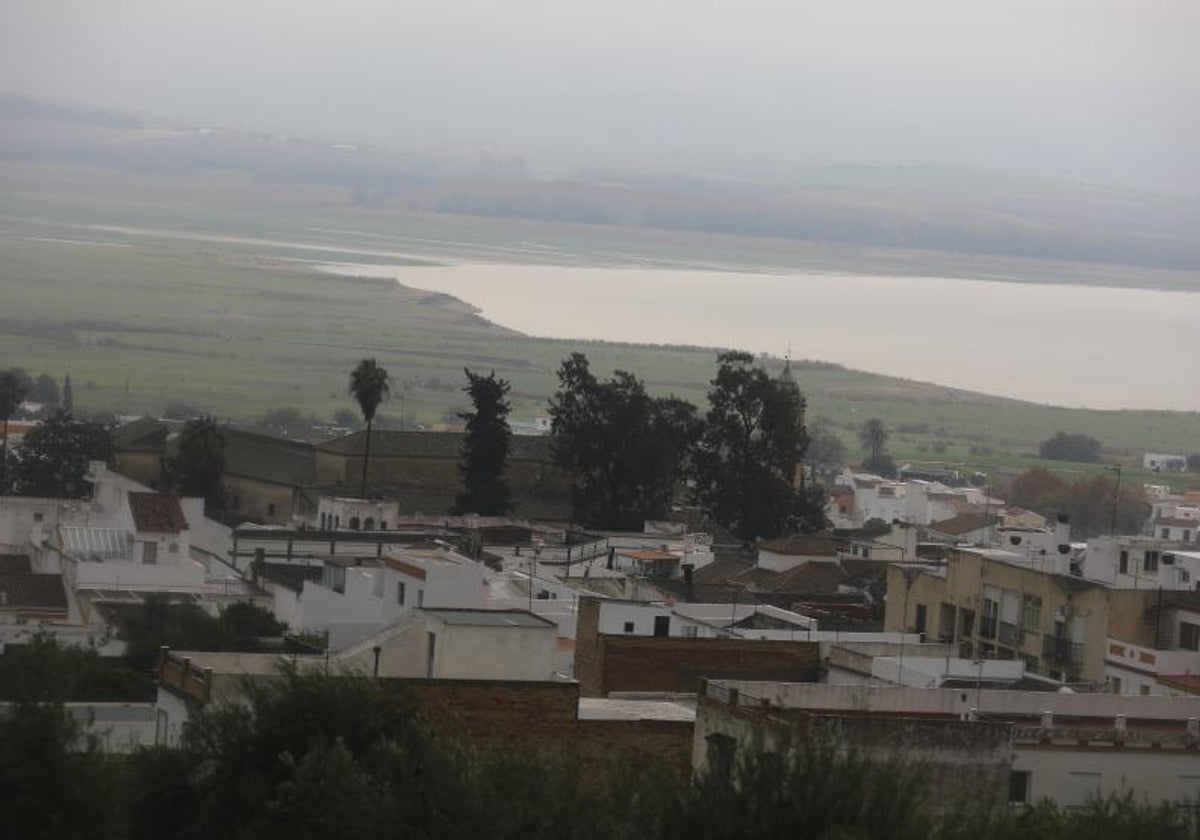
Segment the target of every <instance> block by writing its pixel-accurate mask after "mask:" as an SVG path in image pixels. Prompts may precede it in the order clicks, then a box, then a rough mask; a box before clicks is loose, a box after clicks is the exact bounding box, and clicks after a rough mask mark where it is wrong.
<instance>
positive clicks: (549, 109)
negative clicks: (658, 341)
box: [0, 0, 1200, 194]
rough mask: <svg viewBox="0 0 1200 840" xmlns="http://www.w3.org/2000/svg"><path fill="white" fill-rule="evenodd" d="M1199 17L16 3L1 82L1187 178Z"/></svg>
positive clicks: (296, 128)
mask: <svg viewBox="0 0 1200 840" xmlns="http://www.w3.org/2000/svg"><path fill="white" fill-rule="evenodd" d="M1197 31H1200V4H1197V3H1195V2H1194V0H1150V1H1149V2H1140V3H1135V2H1129V0H973V1H972V2H970V3H963V2H961V0H911V2H906V3H895V2H890V0H839V2H831V0H804V2H795V1H794V0H742V2H738V3H733V2H729V0H700V2H696V0H690V1H689V2H684V1H683V0H650V1H649V2H646V0H608V1H607V2H604V3H599V2H575V3H546V2H543V0H511V2H508V3H502V4H496V3H492V2H485V0H451V1H450V2H444V1H443V0H438V2H435V0H413V2H405V3H394V2H387V1H386V0H345V1H344V2H341V3H336V4H332V3H316V2H310V0H250V1H249V2H247V0H209V2H206V3H191V4H183V3H162V2H161V0H122V2H119V3H117V4H107V3H103V4H101V3H95V2H93V1H92V0H50V1H49V2H48V1H47V0H6V2H5V3H4V4H3V7H2V8H0V79H3V80H4V82H3V86H4V88H5V89H7V90H9V91H11V92H13V93H17V94H22V95H25V96H30V97H34V98H43V99H53V100H61V101H68V102H78V103H83V104H86V105H90V106H97V107H105V108H120V109H126V110H132V111H135V112H146V113H156V114H162V115H165V116H168V117H170V118H172V119H174V120H177V121H183V122H189V123H193V124H204V125H221V126H229V127H239V128H243V129H258V130H263V131H268V132H273V133H288V134H302V135H304V136H311V137H322V138H344V137H351V138H356V139H357V141H360V142H370V143H381V144H384V145H387V146H390V147H393V148H404V149H411V150H416V151H425V152H433V153H436V154H441V153H444V152H452V153H453V154H456V155H466V156H468V157H470V156H475V155H478V154H479V153H481V152H491V153H494V154H499V155H502V156H512V155H517V156H521V157H524V158H525V159H526V160H527V161H529V165H530V166H531V167H533V168H535V169H537V170H538V171H549V172H550V173H551V174H555V175H562V174H563V173H565V172H566V171H568V170H570V169H572V168H575V167H580V166H594V165H604V166H619V167H627V168H635V169H639V170H651V171H658V170H661V169H664V168H676V167H683V168H688V169H693V170H694V169H705V170H707V171H715V170H719V169H725V170H727V171H729V172H736V173H740V174H742V175H744V174H746V173H754V172H758V173H762V174H766V173H778V172H779V171H780V170H787V169H791V168H795V167H804V168H810V167H825V166H836V165H843V164H854V165H862V166H927V165H938V166H947V167H956V168H969V169H985V170H994V171H1002V172H1020V173H1030V174H1039V175H1046V176H1050V177H1056V178H1062V179H1067V180H1075V181H1086V182H1097V183H1118V184H1128V185H1131V186H1138V187H1142V188H1148V189H1153V190H1163V191H1171V192H1178V193H1191V194H1195V193H1196V192H1198V191H1200V142H1197V139H1198V133H1200V52H1198V51H1197V50H1196V49H1195V33H1196V32H1197ZM351 142H354V141H351Z"/></svg>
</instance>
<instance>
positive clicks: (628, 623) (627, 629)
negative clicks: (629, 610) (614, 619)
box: [625, 621, 633, 633]
mask: <svg viewBox="0 0 1200 840" xmlns="http://www.w3.org/2000/svg"><path fill="white" fill-rule="evenodd" d="M625 632H626V633H632V632H633V622H632V621H626V622H625Z"/></svg>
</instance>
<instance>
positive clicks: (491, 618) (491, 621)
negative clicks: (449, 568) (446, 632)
mask: <svg viewBox="0 0 1200 840" xmlns="http://www.w3.org/2000/svg"><path fill="white" fill-rule="evenodd" d="M423 612H424V613H425V614H426V615H431V616H434V617H436V618H439V619H441V620H442V621H444V622H446V623H447V624H455V625H460V626H466V627H552V628H557V625H556V624H555V623H554V622H552V621H547V620H546V619H544V618H541V617H540V616H536V615H534V614H533V613H531V612H527V611H526V610H454V609H439V608H435V609H425V610H423Z"/></svg>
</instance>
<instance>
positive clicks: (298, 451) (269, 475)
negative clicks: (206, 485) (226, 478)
mask: <svg viewBox="0 0 1200 840" xmlns="http://www.w3.org/2000/svg"><path fill="white" fill-rule="evenodd" d="M221 433H222V434H223V435H224V436H225V472H226V473H228V474H229V475H236V476H242V477H244V478H253V479H257V480H259V481H267V482H271V483H273V484H285V485H290V486H292V487H308V486H311V485H313V484H315V483H316V477H317V453H316V448H315V447H314V446H313V444H311V443H305V442H304V441H300V440H288V439H287V438H279V437H273V436H271V435H264V434H260V433H258V432H250V431H246V430H245V429H222V430H221ZM372 449H374V446H372Z"/></svg>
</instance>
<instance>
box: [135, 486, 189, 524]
mask: <svg viewBox="0 0 1200 840" xmlns="http://www.w3.org/2000/svg"><path fill="white" fill-rule="evenodd" d="M129 511H130V513H132V514H133V527H134V528H136V529H137V530H138V532H139V533H142V534H178V533H179V532H180V531H183V530H186V529H187V526H188V524H187V520H186V519H184V517H183V508H182V507H180V506H179V497H178V496H172V495H169V494H167V493H136V492H133V491H130V493H129Z"/></svg>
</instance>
